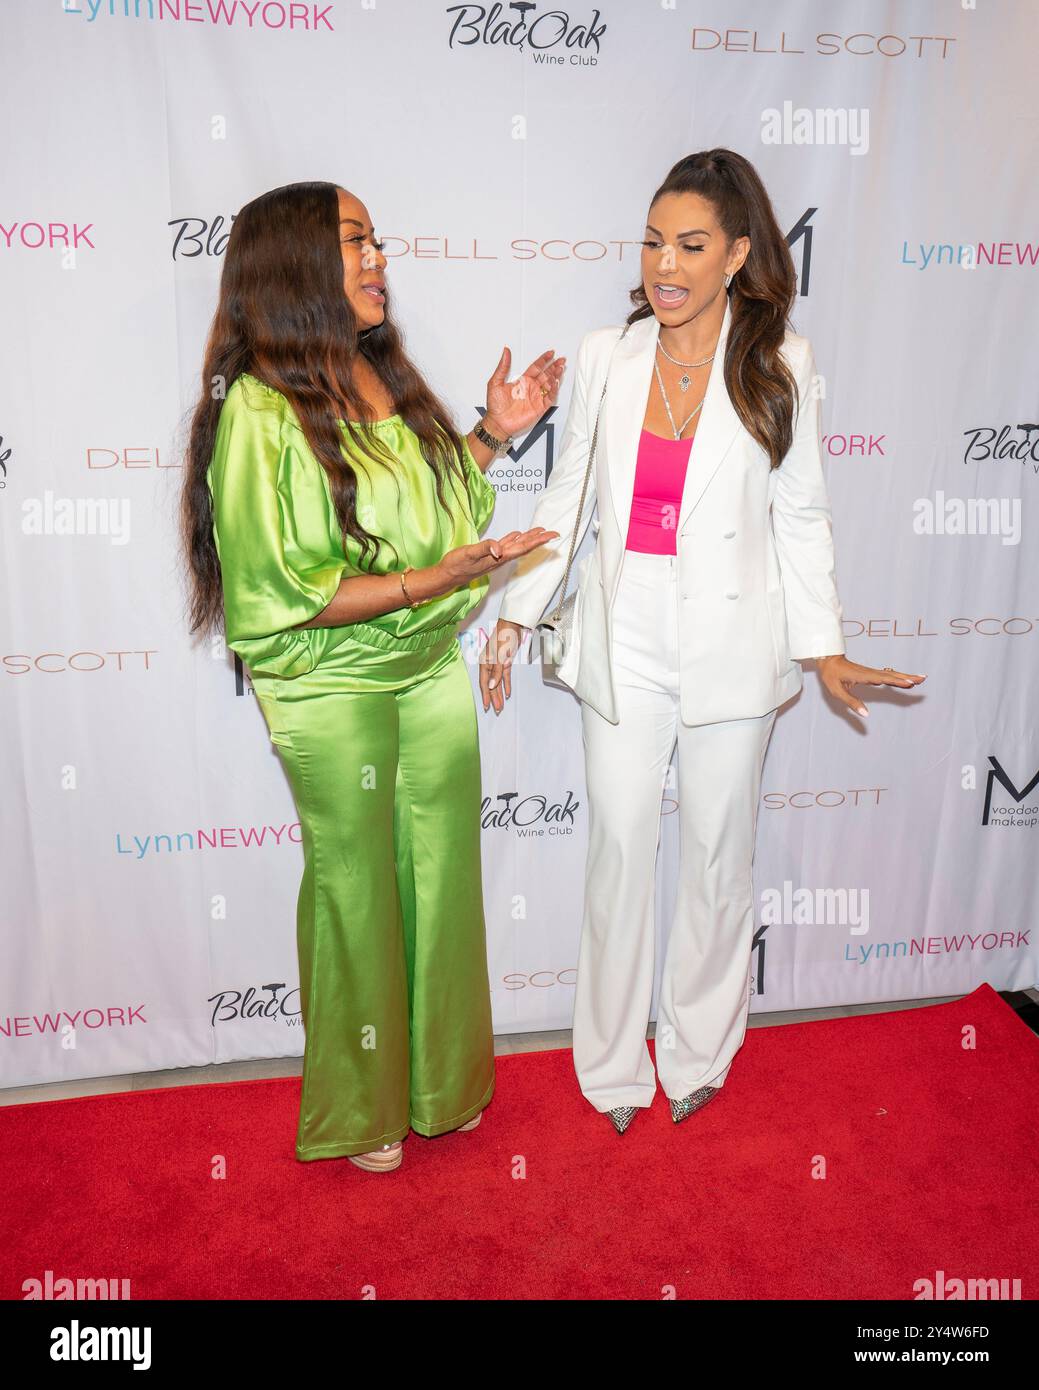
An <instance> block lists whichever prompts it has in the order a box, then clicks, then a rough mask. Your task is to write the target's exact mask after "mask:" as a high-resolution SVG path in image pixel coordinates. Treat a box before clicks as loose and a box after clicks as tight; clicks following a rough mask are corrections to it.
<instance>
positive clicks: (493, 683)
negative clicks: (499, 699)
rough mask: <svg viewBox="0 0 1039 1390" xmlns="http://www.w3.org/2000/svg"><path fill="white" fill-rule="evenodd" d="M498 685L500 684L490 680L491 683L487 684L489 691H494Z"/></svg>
mask: <svg viewBox="0 0 1039 1390" xmlns="http://www.w3.org/2000/svg"><path fill="white" fill-rule="evenodd" d="M497 684H498V682H497V681H496V680H490V681H488V682H487V689H488V690H493V689H494V687H495V686H496V685H497Z"/></svg>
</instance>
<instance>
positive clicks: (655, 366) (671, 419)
mask: <svg viewBox="0 0 1039 1390" xmlns="http://www.w3.org/2000/svg"><path fill="white" fill-rule="evenodd" d="M653 370H654V371H655V372H656V374H657V385H658V386H659V387H660V394H661V395H662V396H663V398H664V409H665V410H666V411H667V418H668V423H669V424H670V425H671V433H672V434H673V435H674V436H675V438H676V439H681V438H682V435H683V434H684V433H685V431H686V427H687V425H688V424H689V421H690V420H691V419H692V418H693V415H695V414H696V412H697V411H698V410H700V409H701V407H702V406H703V401H701V402H700V404H699V405H698V406H697V407H696V410H694V411H693V412H692V415H689V416H688V417H687V418H686V419H685V420H684V421H683V422H682V426H681V428H680V429H676V428H675V417H674V416H673V415H672V414H671V402H670V401H669V400H668V398H667V392H666V391H665V390H664V379H663V377H662V376H661V375H660V364H659V363H658V362H656V361H655V360H654V362H653ZM703 399H704V401H705V400H706V399H707V397H706V396H704V398H703Z"/></svg>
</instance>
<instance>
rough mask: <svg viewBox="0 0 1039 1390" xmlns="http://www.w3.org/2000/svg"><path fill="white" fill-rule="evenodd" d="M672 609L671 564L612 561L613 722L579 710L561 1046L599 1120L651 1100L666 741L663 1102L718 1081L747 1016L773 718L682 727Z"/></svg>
mask: <svg viewBox="0 0 1039 1390" xmlns="http://www.w3.org/2000/svg"><path fill="white" fill-rule="evenodd" d="M678 605H679V598H678V585H677V571H676V559H675V556H673V555H652V554H646V553H643V552H640V551H630V550H629V551H625V554H624V562H623V566H622V569H621V577H620V581H619V585H618V591H617V597H616V600H615V603H614V608H613V615H612V624H613V654H614V679H615V682H616V685H617V698H618V713H619V715H620V722H619V723H618V724H611V723H610V722H609V721H608V720H606V719H603V718H602V716H601V715H599V714H597V713H596V711H595V710H593V709H592V708H591V707H590V706H588V705H586V704H582V706H581V719H582V730H583V738H584V748H585V762H586V776H587V787H588V815H589V844H588V860H587V870H586V884H585V906H584V917H583V922H582V927H581V944H580V951H579V954H578V965H577V989H576V998H575V1003H574V1030H573V1049H574V1066H575V1069H576V1071H577V1076H578V1080H579V1082H580V1085H581V1091H582V1093H583V1094H584V1096H585V1097H586V1098H587V1099H588V1100H589V1101H590V1102H591V1104H592V1105H593V1106H594V1107H595V1108H596V1110H599V1111H602V1112H605V1111H607V1110H612V1109H614V1108H615V1107H617V1106H620V1105H634V1106H648V1105H650V1104H651V1103H652V1100H653V1096H654V1093H655V1091H656V1078H655V1076H654V1074H653V1062H652V1058H651V1057H650V1053H649V1049H648V1047H647V1045H646V1032H647V1027H648V1024H649V1013H650V1008H651V1005H652V993H653V977H654V970H655V960H654V956H655V932H654V889H655V878H656V857H657V846H658V842H659V835H660V814H661V798H662V794H663V790H664V785H665V777H666V773H667V769H668V765H669V763H670V761H671V757H672V754H673V752H674V747H675V740H676V738H677V741H678V799H679V835H680V843H681V868H680V880H679V887H678V896H677V902H676V906H675V915H674V921H673V924H672V928H671V934H670V938H669V940H668V944H667V951H666V954H665V959H664V964H663V973H662V979H661V991H660V1000H659V1006H658V1017H657V1030H656V1039H655V1046H656V1062H657V1072H658V1074H659V1077H660V1084H661V1087H662V1089H663V1091H664V1094H665V1095H666V1096H668V1097H669V1098H670V1099H672V1100H682V1099H684V1097H686V1096H688V1095H689V1094H690V1093H691V1092H692V1091H695V1090H697V1089H698V1088H699V1087H701V1086H721V1085H723V1083H724V1081H725V1078H726V1076H727V1075H728V1072H729V1067H730V1065H731V1063H732V1060H733V1057H734V1056H735V1055H736V1052H737V1051H738V1050H739V1048H740V1046H741V1044H742V1042H743V1038H744V1034H745V1032H746V1027H747V1016H748V1012H749V1009H750V969H751V943H752V937H753V931H754V901H753V883H752V874H751V866H752V862H753V855H754V835H755V829H756V825H757V810H758V801H759V796H760V788H761V769H762V764H763V762H764V758H765V750H766V748H767V747H768V741H769V737H770V736H771V733H772V726H773V723H774V722H775V717H776V711H775V710H771V711H770V712H769V713H768V714H765V715H762V716H761V717H760V718H757V719H735V720H732V721H729V722H723V723H715V724H700V725H688V724H683V723H682V722H681V718H680V715H679V663H678V642H679V636H678V632H679V626H678ZM718 660H719V662H720V663H721V662H724V660H725V655H724V653H723V652H719V654H718Z"/></svg>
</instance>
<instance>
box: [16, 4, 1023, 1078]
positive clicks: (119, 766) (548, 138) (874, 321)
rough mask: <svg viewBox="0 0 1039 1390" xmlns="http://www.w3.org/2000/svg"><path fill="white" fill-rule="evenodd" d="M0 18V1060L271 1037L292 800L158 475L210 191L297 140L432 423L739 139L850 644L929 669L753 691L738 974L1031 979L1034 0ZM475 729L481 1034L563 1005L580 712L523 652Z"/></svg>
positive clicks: (278, 164)
mask: <svg viewBox="0 0 1039 1390" xmlns="http://www.w3.org/2000/svg"><path fill="white" fill-rule="evenodd" d="M0 38H2V42H3V53H4V63H3V71H4V98H3V116H2V119H3V122H4V126H5V137H4V141H3V156H2V158H3V181H2V185H0V214H2V215H0V273H2V276H3V327H4V331H3V335H2V343H0V352H2V382H0V436H2V443H0V524H2V527H3V546H4V550H3V556H4V558H3V582H4V596H3V602H2V605H0V610H2V624H3V628H2V633H0V646H2V666H0V687H2V692H3V716H2V730H3V737H2V771H3V837H2V854H3V911H4V924H3V945H2V952H3V957H2V959H3V972H2V980H0V1083H2V1084H4V1085H15V1084H19V1083H27V1082H34V1081H44V1080H49V1079H58V1078H66V1077H78V1076H96V1075H103V1074H109V1073H123V1072H129V1071H134V1070H139V1069H145V1070H146V1069H153V1068H160V1067H171V1066H186V1065H190V1064H199V1063H206V1062H211V1061H214V1060H216V1061H221V1060H226V1059H230V1058H247V1057H265V1056H279V1055H287V1054H294V1053H299V1052H301V1051H302V1043H303V1037H302V1030H301V1026H300V1019H299V999H298V992H297V988H296V986H297V968H296V955H295V905H296V892H297V886H298V882H299V876H300V873H301V868H302V852H301V848H300V843H299V827H298V825H297V823H296V814H295V810H294V807H293V803H292V799H291V796H290V794H289V790H288V786H287V783H286V781H285V778H284V775H283V773H282V770H281V767H280V764H279V763H278V760H277V756H276V754H275V751H274V749H273V747H272V746H271V745H270V743H269V742H268V739H267V735H266V728H265V725H264V723H263V718H262V715H261V712H260V710H259V708H258V707H257V704H256V701H255V699H254V698H253V696H252V693H251V690H250V684H249V680H248V677H247V675H246V674H245V673H243V671H242V669H241V668H240V666H236V664H235V661H234V658H233V657H232V656H230V655H229V654H228V653H227V651H226V650H225V649H224V648H223V646H222V645H221V644H220V643H216V644H214V645H211V646H207V647H205V648H203V649H199V648H197V647H196V646H194V645H193V643H192V641H191V640H190V639H189V636H188V633H187V630H186V624H185V621H184V599H183V595H184V589H183V576H182V573H181V567H180V560H179V556H178V552H177V543H176V528H175V513H176V505H177V494H178V489H179V486H180V477H181V469H180V467H179V464H180V454H179V450H180V448H181V447H182V445H183V442H184V425H185V422H186V418H187V413H188V411H189V409H190V406H191V404H192V392H193V390H194V389H195V383H196V380H197V376H198V371H199V367H200V361H201V347H202V342H203V337H204V334H205V331H206V328H207V325H208V322H209V319H210V316H211V314H212V311H213V308H214V305H215V301H216V291H217V283H218V277H219V275H220V269H221V264H222V262H221V256H222V252H223V249H224V246H225V243H226V238H227V234H228V230H229V227H230V225H231V223H232V221H233V219H234V216H235V213H236V209H238V208H239V207H240V206H241V205H242V204H243V203H244V202H246V201H248V200H249V199H250V198H252V197H254V196H255V195H256V194H258V193H260V192H262V191H263V190H264V189H267V188H272V187H275V186H277V185H280V184H284V183H290V182H294V181H297V180H304V179H313V178H317V179H327V180H330V181H333V182H336V183H339V184H341V185H343V186H345V187H347V188H349V189H350V190H351V191H353V192H355V193H357V194H358V195H359V196H360V197H361V198H362V199H363V200H364V201H365V202H366V203H367V205H368V208H369V210H370V211H371V213H372V216H373V218H374V220H375V226H376V230H377V232H378V233H379V234H380V235H382V236H384V237H385V238H386V239H387V243H388V254H389V260H390V264H389V268H388V275H389V276H390V277H391V281H392V286H393V290H394V292H395V298H396V305H397V310H398V312H399V314H400V317H401V320H402V322H403V325H404V327H405V329H406V332H407V340H408V344H409V349H410V351H411V352H412V354H413V356H414V357H415V358H416V360H417V361H418V362H419V363H420V364H421V366H422V367H423V369H424V370H425V371H426V373H427V374H428V376H429V378H430V379H431V380H432V382H433V383H434V384H435V386H436V388H437V389H438V390H439V391H441V392H442V393H443V394H444V396H445V397H446V399H447V400H448V401H449V402H450V404H451V406H452V407H453V408H454V409H455V411H456V412H457V416H458V422H459V425H464V426H465V427H466V428H468V427H469V426H470V424H471V423H472V422H473V420H474V419H475V412H476V410H477V408H478V407H479V405H480V404H481V402H482V399H483V390H484V385H485V382H486V379H487V377H488V375H489V374H490V372H491V370H492V369H493V367H494V364H495V362H496V360H497V358H498V355H499V353H500V351H501V348H502V345H503V344H505V343H507V344H509V346H510V347H511V349H512V351H513V354H514V361H516V362H517V363H520V364H525V363H526V362H527V361H529V360H530V359H531V358H532V357H533V356H535V355H536V354H537V353H538V352H540V351H541V350H543V349H544V348H547V347H552V348H554V349H555V350H556V351H557V352H559V353H565V354H566V355H568V356H569V358H570V360H571V362H573V360H574V358H575V354H576V349H577V345H578V343H579V341H580V339H581V337H582V335H583V334H584V333H585V332H587V331H588V330H589V329H592V328H595V327H599V326H602V325H605V324H619V323H620V322H622V321H623V319H624V317H625V315H626V313H627V310H628V307H629V304H628V299H627V291H628V289H629V288H630V287H631V286H632V285H633V284H634V283H635V282H636V280H637V277H638V274H639V248H638V245H637V243H638V240H639V238H640V236H641V235H642V233H643V230H644V222H645V218H646V213H647V209H648V201H649V198H650V196H651V194H652V192H653V190H654V189H655V188H656V186H657V185H658V183H659V182H660V181H661V180H662V179H663V177H664V175H665V174H666V172H667V170H668V169H669V168H670V166H671V165H672V163H673V162H674V161H675V160H676V159H678V158H680V157H681V156H683V155H685V154H688V153H691V152H693V151H695V150H699V149H706V148H710V147H712V146H726V147H730V148H732V149H734V150H737V151H739V152H740V153H741V154H743V155H745V156H747V157H748V158H749V159H751V160H752V161H753V162H754V163H755V165H756V166H757V168H758V169H759V171H760V172H761V174H762V177H763V179H764V181H765V183H766V186H767V187H768V188H769V190H770V192H771V195H772V198H773V200H774V203H775V207H776V210H777V214H778V216H779V219H780V222H781V225H782V226H783V229H784V231H786V232H787V233H788V235H789V238H790V244H791V248H792V251H793V255H794V258H795V261H796V264H797V266H798V269H799V275H800V295H799V298H798V301H797V305H796V313H795V320H794V326H795V328H796V329H797V331H799V332H801V333H804V334H806V335H807V336H808V337H809V338H811V340H812V343H813V346H814V348H815V354H816V360H817V364H818V369H819V372H820V373H821V374H822V375H823V377H824V379H825V397H826V398H825V403H824V409H823V429H824V431H825V438H824V448H825V455H826V461H827V471H828V478H829V485H830V490H831V498H832V503H833V515H834V532H835V539H836V546H837V563H838V583H839V587H840V592H841V597H842V601H843V604H844V611H845V616H846V633H847V638H848V643H849V653H850V654H851V655H852V656H853V657H854V658H856V659H858V660H861V661H864V662H866V663H869V664H872V665H877V666H883V665H893V666H896V667H901V668H902V669H905V670H910V671H923V672H926V673H927V676H928V679H927V681H926V682H925V684H924V685H923V686H922V687H921V688H920V690H919V691H918V692H914V693H902V692H896V691H879V690H871V689H869V688H863V689H862V691H861V693H862V694H863V695H864V696H865V697H866V701H867V703H868V704H869V705H870V709H871V717H870V718H869V720H868V721H860V720H857V719H856V717H855V716H854V715H848V714H844V713H843V712H842V711H841V709H840V708H838V707H837V706H835V705H834V703H833V702H832V701H831V700H830V699H829V697H827V696H826V695H825V694H824V692H823V691H822V689H821V687H820V685H819V682H818V679H817V677H816V676H815V674H814V672H813V671H812V670H811V668H810V667H809V669H808V671H807V672H806V681H805V689H804V691H803V692H802V694H801V695H800V696H799V697H798V698H797V699H795V700H794V701H792V702H791V703H790V704H789V705H787V706H786V707H785V708H784V709H783V710H782V712H781V714H780V716H779V718H778V719H777V722H776V727H775V732H774V734H773V737H772V743H771V746H770V749H769V753H768V758H767V762H766V766H765V776H764V788H763V795H762V803H761V814H760V816H759V829H758V844H757V855H756V861H755V882H756V891H757V894H758V899H759V904H760V909H759V914H758V924H757V928H756V937H755V946H754V969H753V988H754V997H753V1001H752V1006H753V1008H754V1009H755V1010H773V1009H784V1008H789V1007H795V1006H799V1007H805V1006H812V1005H826V1004H839V1003H854V1002H859V1001H864V1000H894V999H906V998H914V997H923V996H933V995H948V994H956V993H960V992H964V991H969V990H970V989H971V988H973V987H974V986H975V985H976V984H977V983H978V982H980V981H983V980H985V981H988V982H989V983H991V984H992V985H993V986H995V987H997V988H1019V987H1025V986H1029V985H1032V984H1033V983H1034V982H1035V980H1036V976H1037V968H1036V963H1037V944H1036V943H1037V935H1036V930H1035V927H1036V921H1035V919H1036V905H1037V896H1039V895H1037V891H1036V884H1037V873H1036V821H1037V814H1039V790H1037V776H1039V738H1037V736H1036V720H1035V699H1036V669H1037V644H1039V586H1037V583H1036V580H1037V577H1039V566H1037V562H1036V552H1035V550H1034V549H1033V548H1032V546H1034V530H1030V529H1029V528H1030V527H1031V526H1033V525H1034V517H1035V513H1036V505H1037V498H1039V389H1037V373H1036V342H1037V338H1039V315H1037V296H1036V276H1037V268H1036V258H1037V255H1039V221H1037V217H1036V211H1037V209H1036V199H1035V192H1034V184H1035V170H1036V167H1037V157H1039V150H1037V134H1039V119H1037V118H1039V95H1037V93H1039V88H1037V86H1036V83H1035V80H1034V72H1035V62H1036V51H1037V47H1039V9H1037V7H1036V6H1035V5H1034V4H1032V3H1030V2H1026V0H1017V3H1013V2H1012V0H1000V3H995V0H977V4H966V3H964V4H960V3H959V0H934V2H933V3H928V2H927V0H897V2H896V0H888V2H887V3H882V0H869V3H867V2H866V0H862V2H861V3H856V2H855V0H828V2H827V3H823V0H818V2H813V0H701V2H698V3H690V2H689V0H674V2H673V3H659V0H604V3H601V4H598V5H595V4H591V3H587V0H566V3H564V4H562V5H559V6H558V7H555V6H552V4H551V0H538V3H536V4H535V3H529V2H525V3H519V4H511V5H510V4H494V5H491V6H481V5H476V4H444V3H440V2H439V0H368V2H367V3H362V0H331V3H325V2H324V0H316V3H311V2H310V0H307V2H306V3H302V2H301V3H291V4H290V3H287V0H286V3H279V0H269V2H267V3H264V0H259V2H258V3H254V0H152V3H149V0H139V2H137V3H135V0H125V3H124V0H4V5H3V9H2V13H0ZM569 393H570V380H569V379H568V381H567V383H566V386H565V389H564V392H563V396H562V399H561V401H560V405H559V408H558V409H557V410H556V411H555V412H554V415H553V416H552V418H550V419H549V420H548V421H547V423H546V424H545V426H544V428H542V429H540V430H538V431H537V432H536V433H535V434H534V435H533V436H532V437H530V438H529V439H527V440H524V441H521V443H520V445H519V447H518V448H517V449H516V451H515V452H516V456H515V457H514V458H513V459H510V460H507V461H506V462H505V465H504V466H501V467H498V468H497V469H496V471H495V473H494V475H493V476H494V479H495V483H496V486H497V490H498V507H497V513H496V519H495V521H494V522H493V523H492V528H491V531H490V532H489V534H494V533H499V534H500V533H503V532H505V531H507V530H510V529H512V528H514V527H521V526H524V525H525V524H526V523H527V520H528V518H529V516H530V512H531V509H532V507H533V504H534V501H535V498H536V495H537V493H538V490H539V489H540V488H541V487H542V486H543V485H544V480H545V476H546V472H547V471H549V470H550V468H551V463H552V458H553V450H554V448H555V447H556V445H557V443H558V439H559V435H560V432H561V425H562V420H563V418H564V415H565V409H566V404H567V401H568V398H569ZM590 537H591V533H589V540H590ZM1029 557H1031V558H1029ZM499 590H500V581H499V582H496V584H495V587H494V588H493V589H492V593H491V597H490V599H489V600H488V602H487V603H486V604H485V605H484V606H483V607H482V608H481V609H479V610H477V612H476V613H474V614H473V615H472V623H471V625H470V626H469V627H467V629H466V630H465V631H463V632H462V633H461V634H460V640H461V642H462V643H463V646H464V650H465V652H466V653H467V654H468V655H469V657H470V658H471V659H472V661H473V663H474V664H473V666H472V668H471V669H472V674H473V682H474V688H475V684H476V668H475V657H476V653H477V651H478V648H479V645H480V643H481V641H482V638H483V635H484V633H485V630H486V629H487V628H488V627H489V626H490V624H491V623H492V621H493V617H494V615H495V613H496V611H497V596H498V593H499ZM481 738H482V747H483V769H484V771H483V786H484V796H485V803H484V831H483V835H484V870H485V892H486V913H487V924H488V951H489V961H490V973H491V980H492V987H493V993H494V1018H495V1026H496V1029H497V1030H498V1031H500V1032H508V1031H512V1030H527V1029H533V1028H561V1027H566V1026H568V1025H569V1022H570V1019H571V1011H572V1003H573V984H574V974H575V971H574V967H575V965H576V960H577V943H578V934H579V927H580V917H581V896H582V877H583V864H584V852H585V842H586V830H587V809H588V808H587V801H586V797H585V791H584V783H583V766H582V753H581V737H580V721H579V707H578V705H577V703H576V701H575V700H574V698H573V697H572V696H571V695H570V694H568V693H567V692H565V691H560V690H558V689H553V688H551V687H546V686H545V685H543V683H542V680H541V675H540V668H539V667H538V666H537V665H536V664H535V665H530V664H527V665H525V666H524V667H522V668H521V669H520V670H518V671H517V673H516V677H515V681H514V696H513V699H512V701H511V702H510V703H509V705H508V707H507V709H506V712H505V713H504V714H503V716H502V717H500V718H496V717H495V716H494V715H493V713H491V714H488V715H486V716H484V715H483V714H482V713H481ZM675 810H676V805H675V801H674V796H673V794H669V795H668V796H666V797H665V802H664V806H663V819H662V830H661V851H660V861H659V891H658V906H659V933H660V937H661V940H663V938H664V937H665V936H666V933H667V930H668V926H669V917H670V912H671V906H672V903H673V899H674V890H675V880H676V873H677V858H678V844H677V833H676V832H677V816H676V815H675Z"/></svg>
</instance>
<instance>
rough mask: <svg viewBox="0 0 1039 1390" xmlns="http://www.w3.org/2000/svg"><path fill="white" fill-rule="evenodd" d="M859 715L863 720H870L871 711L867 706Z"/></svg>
mask: <svg viewBox="0 0 1039 1390" xmlns="http://www.w3.org/2000/svg"><path fill="white" fill-rule="evenodd" d="M859 713H860V714H861V715H862V717H863V719H868V718H869V710H868V709H867V708H866V706H865V705H863V707H862V708H861V709H860V710H859Z"/></svg>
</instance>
